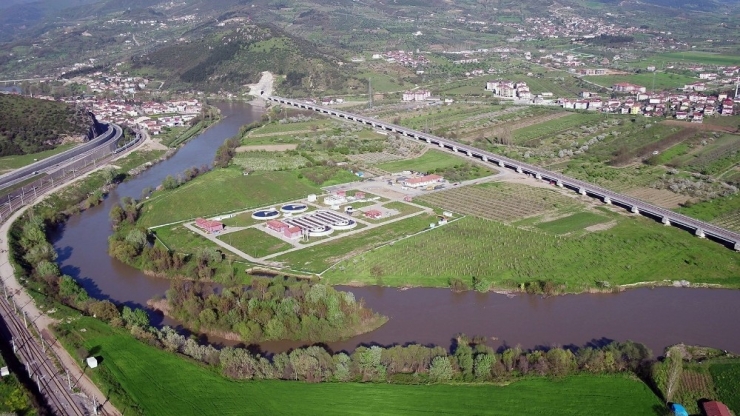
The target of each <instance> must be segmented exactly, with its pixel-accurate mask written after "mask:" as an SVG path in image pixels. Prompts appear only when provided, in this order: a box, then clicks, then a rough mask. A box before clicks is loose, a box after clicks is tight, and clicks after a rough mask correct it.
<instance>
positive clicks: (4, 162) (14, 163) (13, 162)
mask: <svg viewBox="0 0 740 416" xmlns="http://www.w3.org/2000/svg"><path fill="white" fill-rule="evenodd" d="M76 145H77V144H75V143H69V144H63V145H61V146H59V147H57V148H56V149H52V150H47V151H45V152H38V153H31V154H28V155H15V156H4V157H0V171H5V170H12V169H18V168H22V167H24V166H27V165H30V164H31V163H33V162H36V161H39V160H42V159H46V158H47V157H51V156H54V155H58V154H59V153H62V152H64V151H65V150H69V149H71V148H73V147H75V146H76Z"/></svg>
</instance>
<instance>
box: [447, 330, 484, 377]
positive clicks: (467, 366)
mask: <svg viewBox="0 0 740 416" xmlns="http://www.w3.org/2000/svg"><path fill="white" fill-rule="evenodd" d="M457 342H458V344H457V348H455V359H457V365H458V366H459V367H460V371H461V372H462V375H463V377H464V378H465V380H471V379H472V378H473V349H472V348H470V344H468V341H467V339H465V337H464V336H461V337H458V339H457ZM489 371H490V367H489Z"/></svg>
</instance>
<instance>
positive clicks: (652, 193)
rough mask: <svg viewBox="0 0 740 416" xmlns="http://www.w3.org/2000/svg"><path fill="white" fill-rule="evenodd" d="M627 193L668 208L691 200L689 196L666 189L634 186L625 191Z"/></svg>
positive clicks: (676, 206)
mask: <svg viewBox="0 0 740 416" xmlns="http://www.w3.org/2000/svg"><path fill="white" fill-rule="evenodd" d="M627 195H630V196H634V197H635V198H639V199H641V200H643V201H646V202H649V203H651V204H655V205H657V206H659V207H663V208H668V209H673V208H678V207H680V206H681V205H683V204H685V203H686V202H688V201H690V200H691V197H688V196H686V195H681V194H677V193H675V192H671V191H669V190H667V189H653V188H635V189H632V190H630V191H629V192H627Z"/></svg>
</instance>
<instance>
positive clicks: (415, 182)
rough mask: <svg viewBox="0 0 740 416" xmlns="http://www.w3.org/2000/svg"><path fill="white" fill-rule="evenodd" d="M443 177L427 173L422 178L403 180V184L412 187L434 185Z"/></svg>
mask: <svg viewBox="0 0 740 416" xmlns="http://www.w3.org/2000/svg"><path fill="white" fill-rule="evenodd" d="M442 179H443V178H442V177H441V176H439V175H426V176H422V177H420V178H411V179H406V180H405V181H403V184H404V185H406V186H408V187H410V188H418V187H421V186H428V185H433V184H435V183H437V182H440V181H441V180H442Z"/></svg>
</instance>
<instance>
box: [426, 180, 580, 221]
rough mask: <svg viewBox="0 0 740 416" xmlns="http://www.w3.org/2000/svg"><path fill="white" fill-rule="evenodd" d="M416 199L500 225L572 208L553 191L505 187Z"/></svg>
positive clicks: (464, 189)
mask: <svg viewBox="0 0 740 416" xmlns="http://www.w3.org/2000/svg"><path fill="white" fill-rule="evenodd" d="M419 199H420V200H421V201H423V202H425V203H427V204H430V205H434V206H438V207H441V208H444V209H445V210H448V211H452V212H456V213H461V214H465V215H474V216H476V217H480V218H486V219H490V220H496V221H501V222H511V221H515V220H518V219H522V218H526V217H531V216H534V215H539V214H542V213H545V212H547V211H552V210H555V209H558V208H566V207H574V206H575V205H576V203H575V202H574V201H573V200H572V199H571V198H568V197H567V196H564V195H561V194H559V193H558V192H557V191H554V190H550V189H545V188H535V187H531V186H526V185H512V184H506V183H492V184H484V185H478V186H465V187H462V188H454V189H450V190H447V191H441V192H435V193H431V194H428V195H424V196H422V197H421V198H419Z"/></svg>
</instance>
